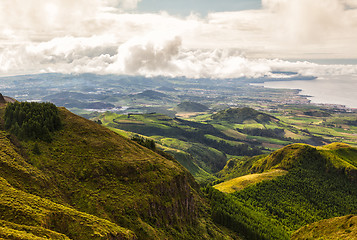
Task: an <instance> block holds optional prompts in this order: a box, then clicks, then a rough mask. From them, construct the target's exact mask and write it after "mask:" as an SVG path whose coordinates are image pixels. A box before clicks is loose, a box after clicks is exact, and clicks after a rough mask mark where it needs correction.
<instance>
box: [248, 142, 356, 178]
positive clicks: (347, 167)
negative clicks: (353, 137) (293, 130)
mask: <svg viewBox="0 0 357 240" xmlns="http://www.w3.org/2000/svg"><path fill="white" fill-rule="evenodd" d="M315 159H317V160H318V161H320V162H322V163H323V165H324V167H325V168H326V169H327V170H330V171H342V172H344V173H345V174H346V175H347V176H348V177H349V178H351V179H352V180H355V181H356V180H357V176H356V174H357V148H354V147H351V146H349V145H347V144H345V143H332V144H329V145H325V146H321V147H313V146H309V145H306V144H292V145H289V146H287V147H284V148H282V149H280V150H278V151H276V152H274V153H272V154H270V155H269V156H267V157H264V158H262V159H260V160H258V161H256V162H255V163H254V164H253V166H252V171H253V172H263V171H266V170H271V169H286V170H288V169H290V168H292V167H296V166H303V165H306V166H307V165H309V164H310V165H314V164H315V163H316V162H315Z"/></svg>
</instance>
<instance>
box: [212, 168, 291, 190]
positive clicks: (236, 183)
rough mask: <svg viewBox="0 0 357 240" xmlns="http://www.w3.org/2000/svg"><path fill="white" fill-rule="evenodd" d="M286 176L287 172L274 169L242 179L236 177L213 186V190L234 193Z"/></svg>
mask: <svg viewBox="0 0 357 240" xmlns="http://www.w3.org/2000/svg"><path fill="white" fill-rule="evenodd" d="M285 174H287V171H285V170H281V169H276V170H272V171H269V172H264V173H255V174H249V175H245V176H242V177H237V178H234V179H231V180H228V181H226V182H223V183H220V184H217V185H215V186H214V188H215V189H217V190H219V191H221V192H225V193H234V192H236V191H240V190H243V189H244V188H246V187H248V186H251V185H254V184H257V183H259V182H262V181H265V180H272V179H274V178H276V177H279V176H282V175H285Z"/></svg>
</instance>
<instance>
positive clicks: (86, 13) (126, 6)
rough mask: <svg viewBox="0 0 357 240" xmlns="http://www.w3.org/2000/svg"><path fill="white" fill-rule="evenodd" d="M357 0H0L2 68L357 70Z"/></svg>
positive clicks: (226, 74) (195, 74)
mask: <svg viewBox="0 0 357 240" xmlns="http://www.w3.org/2000/svg"><path fill="white" fill-rule="evenodd" d="M356 43H357V0H261V1H260V0H259V1H258V0H181V1H177V0H1V1H0V76H9V75H18V74H32V73H43V72H61V73H88V72H90V73H97V74H129V75H143V76H158V75H162V76H170V77H174V76H186V77H191V78H202V77H208V78H217V79H219V78H238V77H251V78H254V77H260V76H264V75H269V74H272V73H271V72H272V71H279V70H283V71H298V72H300V73H302V74H313V75H334V76H338V75H349V76H357V44H356Z"/></svg>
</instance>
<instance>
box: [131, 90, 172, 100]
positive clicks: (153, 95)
mask: <svg viewBox="0 0 357 240" xmlns="http://www.w3.org/2000/svg"><path fill="white" fill-rule="evenodd" d="M132 96H135V97H138V98H149V99H162V98H167V97H169V96H168V95H166V94H165V93H161V92H158V91H154V90H145V91H143V92H141V93H138V94H134V95H132Z"/></svg>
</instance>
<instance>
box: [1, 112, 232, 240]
mask: <svg viewBox="0 0 357 240" xmlns="http://www.w3.org/2000/svg"><path fill="white" fill-rule="evenodd" d="M3 114H4V109H3V108H2V109H0V116H3ZM59 117H60V120H61V122H62V128H61V129H60V130H58V131H55V132H53V133H51V137H52V142H45V141H40V140H36V141H34V140H28V141H19V140H18V139H17V138H16V137H15V136H13V135H11V134H10V133H9V132H5V131H3V130H1V131H0V145H1V149H0V176H1V179H0V185H1V192H0V194H1V196H0V211H1V214H0V216H1V218H0V220H2V221H3V222H2V223H1V225H0V227H1V228H0V232H1V234H2V235H0V236H1V237H2V238H5V239H6V238H10V236H12V237H13V238H15V239H16V237H18V238H19V236H21V235H23V239H26V238H28V239H31V238H32V236H31V234H32V235H34V236H35V237H38V238H45V237H49V238H54V239H56V238H57V239H66V238H70V239H196V238H197V236H200V237H201V238H202V239H212V238H213V239H225V238H226V239H229V238H230V237H229V234H228V236H227V235H226V233H225V232H223V231H222V230H221V229H219V228H218V227H217V226H216V225H215V224H213V222H212V221H211V220H210V218H209V214H208V206H207V205H206V203H205V201H204V200H203V198H202V197H201V196H200V195H199V194H198V192H199V189H198V185H197V184H196V183H195V181H194V179H193V177H192V176H191V175H190V174H189V173H188V172H187V171H186V170H185V169H184V168H183V167H182V166H180V165H179V164H178V163H177V162H176V161H175V160H168V159H165V158H163V157H161V156H160V155H158V154H156V153H154V152H152V151H151V150H149V149H147V148H144V147H142V146H140V145H139V144H136V143H134V142H133V141H130V140H128V139H126V138H124V137H122V136H120V135H118V134H116V133H115V132H113V131H111V130H109V129H107V128H105V127H102V126H100V124H97V123H95V122H92V121H88V120H86V119H84V118H81V117H78V116H76V115H74V114H72V113H70V112H69V111H67V110H66V109H63V108H61V109H59ZM0 122H2V123H3V120H2V117H0ZM35 145H37V147H38V152H37V151H36V152H35V151H33V149H34V146H35ZM25 232H26V233H25ZM27 233H28V234H27ZM51 234H52V235H51ZM25 235H26V236H25ZM51 236H52V237H51ZM35 237H33V238H32V239H35Z"/></svg>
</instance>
